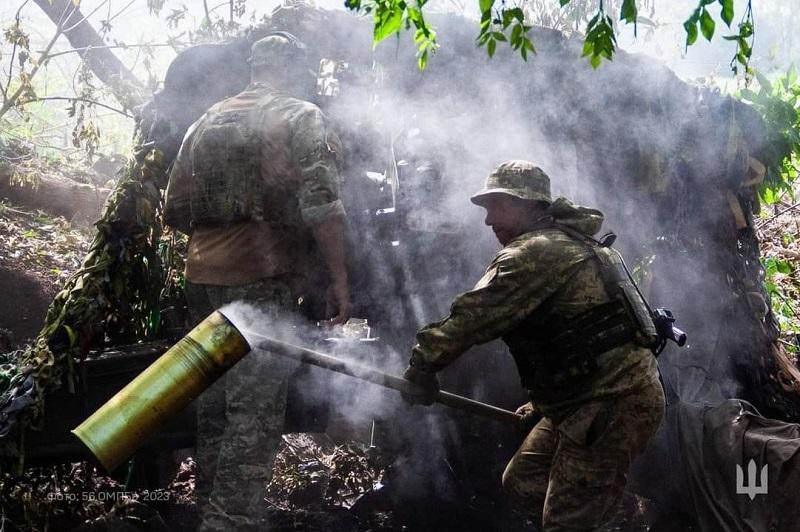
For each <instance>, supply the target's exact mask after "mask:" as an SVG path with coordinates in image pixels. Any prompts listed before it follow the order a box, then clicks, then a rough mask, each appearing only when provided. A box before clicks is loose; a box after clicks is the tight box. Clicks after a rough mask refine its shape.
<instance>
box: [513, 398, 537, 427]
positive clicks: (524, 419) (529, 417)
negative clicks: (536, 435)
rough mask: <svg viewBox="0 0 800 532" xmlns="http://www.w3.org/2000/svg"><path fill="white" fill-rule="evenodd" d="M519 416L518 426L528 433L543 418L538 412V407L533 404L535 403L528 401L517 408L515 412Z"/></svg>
mask: <svg viewBox="0 0 800 532" xmlns="http://www.w3.org/2000/svg"><path fill="white" fill-rule="evenodd" d="M514 413H515V414H517V415H518V416H520V418H519V422H518V423H517V426H518V427H519V429H520V430H521V431H522V432H524V433H525V434H527V433H528V432H530V431H532V430H533V427H535V426H536V424H537V423H538V422H539V420H540V419H542V416H541V415H540V414H539V413H538V412H536V407H534V406H533V403H531V402H527V403H525V404H524V405H522V406H521V407H519V408H517V410H516V412H514Z"/></svg>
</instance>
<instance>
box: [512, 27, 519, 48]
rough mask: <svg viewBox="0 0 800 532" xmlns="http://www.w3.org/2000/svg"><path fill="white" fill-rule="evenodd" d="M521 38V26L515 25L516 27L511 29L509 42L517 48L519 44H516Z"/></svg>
mask: <svg viewBox="0 0 800 532" xmlns="http://www.w3.org/2000/svg"><path fill="white" fill-rule="evenodd" d="M521 37H522V26H520V25H519V24H517V25H516V26H514V27H513V28H512V29H511V42H512V44H514V45H515V46H516V47H519V46H520V44H518V43H520V38H521Z"/></svg>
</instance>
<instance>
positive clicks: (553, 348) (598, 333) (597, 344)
mask: <svg viewBox="0 0 800 532" xmlns="http://www.w3.org/2000/svg"><path fill="white" fill-rule="evenodd" d="M556 226H557V227H558V228H559V229H561V230H563V231H564V232H566V233H567V234H569V235H570V236H572V237H573V238H575V239H577V240H579V241H580V242H582V243H584V244H586V245H587V246H588V247H589V248H591V251H592V256H590V257H589V258H588V259H587V260H593V261H595V263H596V264H597V265H598V269H599V272H600V276H601V278H602V280H603V285H604V289H605V292H606V293H607V294H608V296H609V298H610V300H609V301H608V302H606V303H603V304H600V305H597V306H595V307H592V308H590V309H588V310H586V311H584V312H582V313H581V314H579V315H577V316H574V317H572V318H569V319H566V318H564V317H563V316H561V315H559V313H558V312H555V311H554V309H553V308H552V306H553V304H552V301H545V302H544V303H543V304H542V305H541V306H540V307H539V308H537V309H536V310H535V311H533V312H532V313H531V314H530V315H529V316H528V317H527V318H526V319H525V320H523V322H522V323H521V324H520V325H519V326H518V327H517V328H516V329H515V330H514V331H512V332H511V333H509V334H507V335H506V336H504V337H503V340H504V341H505V343H506V344H507V345H508V347H509V350H510V351H511V354H512V356H513V357H514V361H515V362H516V364H517V369H518V370H519V374H520V378H521V380H522V385H523V387H525V388H527V389H528V390H529V392H530V393H531V398H532V399H534V400H536V399H537V398H538V399H543V400H547V401H557V400H562V399H565V398H567V397H570V396H576V395H579V394H580V393H582V392H585V391H588V390H589V389H590V387H591V383H592V380H593V378H594V376H595V374H596V371H597V368H598V364H597V358H598V355H600V354H602V353H605V352H606V351H610V350H611V349H614V348H615V347H619V346H621V345H624V344H627V343H629V342H633V343H635V344H636V345H639V346H643V347H652V346H653V345H655V344H656V343H657V341H658V336H657V334H656V329H655V326H654V325H653V321H652V319H651V317H650V311H649V309H648V306H647V304H646V302H645V301H644V299H643V298H642V296H641V295H640V294H639V291H638V289H637V288H636V286H635V285H634V283H633V280H632V279H631V278H630V276H629V275H628V273H627V271H626V270H625V267H624V265H623V262H622V257H621V256H620V255H619V253H618V252H617V251H615V250H613V249H611V248H610V247H604V246H602V245H601V244H599V243H598V242H596V241H594V240H592V239H590V238H588V237H586V236H585V235H583V234H581V233H579V232H577V231H575V230H573V229H571V228H569V227H566V226H562V225H560V224H556Z"/></svg>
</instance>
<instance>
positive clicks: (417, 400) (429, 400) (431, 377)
mask: <svg viewBox="0 0 800 532" xmlns="http://www.w3.org/2000/svg"><path fill="white" fill-rule="evenodd" d="M403 378H404V379H405V380H407V381H409V382H411V383H413V384H414V386H413V387H409V388H410V389H409V390H407V391H404V392H401V395H402V396H403V399H405V401H406V402H407V403H409V404H412V405H413V404H420V405H425V406H429V405H432V404H433V402H434V401H435V400H436V396H438V395H439V379H438V378H437V377H436V373H431V372H429V371H423V370H421V369H419V368H415V367H414V366H408V368H406V371H405V372H404V373H403Z"/></svg>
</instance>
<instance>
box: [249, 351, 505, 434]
mask: <svg viewBox="0 0 800 532" xmlns="http://www.w3.org/2000/svg"><path fill="white" fill-rule="evenodd" d="M254 347H255V348H257V349H263V350H264V351H269V352H270V353H275V354H278V355H281V356H285V357H288V358H292V359H294V360H297V361H300V362H302V363H304V364H311V365H313V366H318V367H320V368H325V369H328V370H331V371H335V372H336V373H342V374H344V375H350V376H351V377H355V378H357V379H361V380H364V381H367V382H371V383H373V384H377V385H379V386H383V387H385V388H391V389H393V390H397V391H400V392H409V393H413V392H414V391H419V387H418V386H417V385H416V384H414V383H412V382H409V381H407V380H405V379H403V378H401V377H397V376H395V375H390V374H388V373H384V372H382V371H379V370H377V369H375V368H371V367H368V366H364V365H361V364H356V363H354V362H349V361H346V360H342V359H339V358H336V357H333V356H331V355H326V354H324V353H320V352H319V351H314V350H312V349H307V348H305V347H300V346H296V345H292V344H287V343H285V342H280V341H278V340H275V339H273V338H267V337H265V336H259V340H258V343H257V344H256V345H255V346H254ZM435 402H437V403H440V404H443V405H445V406H449V407H450V408H455V409H457V410H462V411H464V412H469V413H471V414H475V415H478V416H482V417H486V418H489V419H494V420H496V421H502V422H506V423H518V422H519V420H520V416H518V415H517V414H515V413H514V412H512V411H510V410H505V409H502V408H498V407H496V406H492V405H489V404H486V403H481V402H480V401H475V400H474V399H470V398H468V397H462V396H460V395H456V394H453V393H449V392H444V391H440V392H439V395H438V396H437V397H436V399H435Z"/></svg>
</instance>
